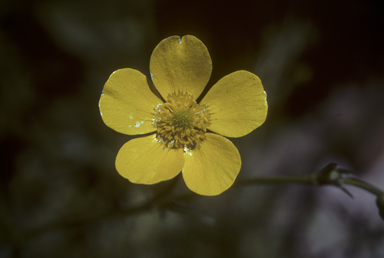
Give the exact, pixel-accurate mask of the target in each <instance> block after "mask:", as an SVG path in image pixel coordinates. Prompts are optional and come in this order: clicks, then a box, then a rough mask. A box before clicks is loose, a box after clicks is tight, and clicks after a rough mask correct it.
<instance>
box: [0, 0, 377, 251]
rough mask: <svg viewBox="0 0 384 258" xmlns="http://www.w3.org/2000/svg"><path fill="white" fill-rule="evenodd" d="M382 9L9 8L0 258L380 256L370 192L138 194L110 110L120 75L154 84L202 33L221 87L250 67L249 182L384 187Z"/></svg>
mask: <svg viewBox="0 0 384 258" xmlns="http://www.w3.org/2000/svg"><path fill="white" fill-rule="evenodd" d="M383 11H384V3H383V1H381V0H365V1H363V0H361V1H357V0H336V1H335V0H324V1H305V0H297V1H277V0H273V1H255V0H253V1H245V0H237V1H215V0H213V1H206V0H204V1H203V0H195V1H176V0H163V1H156V0H138V1H133V0H110V1H90V0H76V1H75V0H69V1H68V0H65V1H64V0H53V1H43V0H41V1H39V0H33V1H20V0H12V1H11V0H2V1H1V2H0V67H1V69H0V75H1V76H0V82H1V88H0V123H1V124H0V125H1V127H0V146H1V163H0V164H1V168H0V172H1V179H0V184H1V186H0V187H1V188H0V191H1V193H0V258H8V257H12V258H13V257H95V258H96V257H262V258H275V257H276V258H280V257H281V258H286V257H289V258H290V257H292V258H301V257H314V258H323V257H327V258H339V257H340V258H341V257H349V258H354V257H356V258H367V257H373V258H376V257H377V258H379V257H384V249H383V246H384V224H383V221H382V220H381V219H380V217H379V214H378V211H377V207H376V206H375V203H374V202H375V199H374V197H373V196H372V195H370V194H368V193H366V192H364V191H362V190H360V189H356V188H351V187H349V188H348V189H349V190H350V191H351V193H352V194H353V195H354V198H353V199H351V198H350V197H348V196H347V195H346V194H345V193H343V192H342V191H340V189H337V188H335V187H321V188H314V187H307V186H300V185H289V186H260V185H252V186H247V187H239V186H238V185H237V184H235V185H234V186H233V187H232V188H230V189H229V190H228V191H226V192H225V193H223V194H222V195H219V196H217V197H202V196H196V195H194V194H192V195H187V197H189V198H185V197H181V198H179V199H172V198H171V200H172V201H171V202H167V203H166V204H164V198H167V197H172V196H184V194H189V193H190V191H189V190H188V189H187V188H186V186H185V184H184V182H183V180H182V178H181V176H180V175H179V176H178V177H177V178H175V179H173V180H170V181H167V182H163V183H160V184H157V185H153V186H143V185H134V184H131V183H130V182H128V181H127V180H125V179H123V178H122V177H121V176H119V175H118V173H117V172H116V170H115V167H114V159H115V156H116V154H117V152H118V150H119V148H120V147H121V146H122V145H123V144H124V143H125V142H126V141H128V140H129V139H131V137H129V136H126V135H121V134H119V133H116V132H115V131H113V130H111V129H110V128H108V127H107V126H105V125H104V124H103V122H102V120H101V118H100V114H99V110H98V101H99V97H100V94H101V91H102V88H103V85H104V83H105V81H106V80H107V79H108V76H109V75H110V74H111V73H112V72H113V71H114V70H116V69H119V68H126V67H130V68H134V69H137V70H140V71H141V72H143V73H144V74H146V75H149V59H150V56H151V53H152V50H153V49H154V47H155V46H156V45H157V44H158V43H159V42H160V41H161V40H162V39H164V38H166V37H168V36H172V35H180V36H182V35H186V34H192V35H195V36H197V37H198V38H199V39H201V40H202V41H203V42H204V43H205V44H206V46H207V48H208V50H209V51H210V54H211V57H212V60H213V74H212V77H211V80H210V82H209V85H208V87H207V89H208V88H209V87H211V86H212V85H213V84H214V83H215V82H217V81H218V80H219V79H220V78H221V77H223V76H225V75H227V74H229V73H231V72H233V71H236V70H241V69H242V70H248V71H251V72H253V73H255V74H257V75H258V76H259V77H260V78H261V80H262V82H263V85H264V87H265V90H266V92H267V94H268V104H269V113H268V117H267V121H266V123H265V124H264V125H263V126H261V127H260V128H259V129H257V130H256V131H254V132H252V133H251V134H249V135H247V136H245V137H242V138H239V139H231V140H232V141H233V142H234V144H235V145H236V146H237V147H238V149H239V151H240V154H241V156H242V162H243V165H242V170H241V172H240V174H239V176H238V180H243V179H247V178H252V177H255V176H261V175H284V176H287V175H308V174H311V173H313V172H315V171H317V170H319V169H321V168H322V167H324V166H325V165H327V164H328V163H330V162H336V163H338V164H339V165H340V166H341V167H343V168H345V169H349V170H352V171H355V173H356V174H357V176H359V177H360V178H362V179H363V180H366V181H368V182H371V183H373V184H374V185H376V186H378V187H379V188H381V189H383V188H384V115H383V112H384V101H383V98H384V87H383V85H384V51H383V49H384V48H383V46H384V37H383V35H384V33H383V31H384V19H383V13H384V12H383Z"/></svg>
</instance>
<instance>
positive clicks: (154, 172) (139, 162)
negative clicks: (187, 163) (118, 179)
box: [116, 135, 184, 184]
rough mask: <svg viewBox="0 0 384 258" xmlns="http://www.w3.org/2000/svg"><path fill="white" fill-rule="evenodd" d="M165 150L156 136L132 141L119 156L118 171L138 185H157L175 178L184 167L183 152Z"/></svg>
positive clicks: (117, 158) (121, 150) (180, 150)
mask: <svg viewBox="0 0 384 258" xmlns="http://www.w3.org/2000/svg"><path fill="white" fill-rule="evenodd" d="M163 148H164V145H163V144H161V143H158V142H157V140H156V138H155V135H150V136H145V137H142V138H136V139H133V140H130V141H129V142H127V143H126V144H124V145H123V147H121V149H120V150H119V153H118V154H117V157H116V170H117V171H118V172H119V174H120V175H122V176H123V177H125V178H127V179H128V180H129V181H131V182H132V183H138V184H155V183H158V182H161V181H164V180H169V179H171V178H174V177H175V176H176V175H177V174H179V173H180V171H181V169H182V168H183V165H184V156H183V150H182V149H178V150H168V149H164V150H163Z"/></svg>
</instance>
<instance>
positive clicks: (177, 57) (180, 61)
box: [150, 35, 212, 99]
mask: <svg viewBox="0 0 384 258" xmlns="http://www.w3.org/2000/svg"><path fill="white" fill-rule="evenodd" d="M150 71H151V75H152V81H153V84H155V86H156V88H157V90H158V91H159V92H160V94H161V96H163V98H164V99H167V97H168V94H171V93H174V92H178V91H181V92H188V93H190V94H192V95H193V97H194V98H195V99H197V98H198V97H199V96H200V94H201V92H202V91H203V90H204V87H205V86H206V85H207V83H208V81H209V78H210V77H211V72H212V60H211V57H210V55H209V53H208V50H207V48H206V47H205V45H204V44H203V43H202V42H201V41H200V40H199V39H198V38H196V37H194V36H190V35H187V36H184V37H182V38H180V37H179V36H172V37H169V38H166V39H164V40H163V41H161V42H160V43H159V45H157V46H156V48H155V50H153V53H152V56H151V62H150Z"/></svg>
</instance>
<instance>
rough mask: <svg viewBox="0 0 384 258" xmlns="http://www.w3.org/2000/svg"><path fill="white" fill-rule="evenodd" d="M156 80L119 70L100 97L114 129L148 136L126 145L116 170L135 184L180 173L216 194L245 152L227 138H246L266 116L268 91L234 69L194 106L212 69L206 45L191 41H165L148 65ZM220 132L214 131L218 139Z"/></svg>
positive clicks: (104, 116) (190, 182)
mask: <svg viewBox="0 0 384 258" xmlns="http://www.w3.org/2000/svg"><path fill="white" fill-rule="evenodd" d="M150 72H151V77H152V82H153V84H154V85H155V86H156V89H157V90H158V91H159V93H160V95H161V97H162V98H163V99H164V101H163V100H162V99H160V98H158V97H157V96H156V95H155V94H154V93H153V92H152V91H151V89H150V85H151V80H150V79H148V78H147V77H146V76H145V75H143V74H142V73H140V72H139V71H137V70H134V69H128V68H127V69H121V70H117V71H115V72H114V73H112V75H111V76H110V77H109V79H108V81H107V82H106V84H105V86H104V89H103V93H102V95H101V98H100V103H99V107H100V113H101V116H102V119H103V121H104V123H105V124H106V125H107V126H109V127H110V128H112V129H114V130H116V131H117V132H120V133H123V134H128V135H138V134H147V133H151V134H149V135H146V136H143V137H140V138H135V139H133V140H130V141H128V142H127V143H125V144H124V145H123V147H122V148H121V149H120V151H119V153H118V154H117V157H116V169H117V171H118V172H119V173H120V175H122V176H123V177H125V178H127V179H128V180H130V181H131V182H133V183H139V184H155V183H158V182H161V181H164V180H169V179H171V178H173V177H175V176H176V175H177V174H179V173H180V172H181V171H182V174H183V178H184V181H185V183H186V185H187V187H188V188H189V189H191V190H192V191H194V192H196V193H198V194H201V195H218V194H220V193H222V192H223V191H225V190H227V189H228V188H229V187H230V186H231V185H232V184H233V183H234V181H235V179H236V176H237V175H238V173H239V171H240V167H241V159H240V154H239V152H238V150H237V148H236V147H235V146H234V145H233V143H232V142H231V141H229V140H228V139H227V138H225V137H223V136H227V137H241V136H244V135H246V134H249V133H250V132H252V131H253V130H254V129H256V128H257V127H259V126H260V125H261V124H263V123H264V121H265V119H266V116H267V102H266V94H265V92H264V89H263V86H262V84H261V81H260V79H259V78H258V77H257V76H256V75H254V74H253V73H250V72H247V71H237V72H234V73H231V74H229V75H227V76H225V77H224V78H222V79H221V80H219V81H218V82H217V83H216V84H215V85H213V86H212V88H211V89H210V91H209V92H208V93H207V94H206V96H205V97H204V98H203V99H202V100H201V102H200V103H196V99H197V98H198V97H199V96H200V94H201V93H202V91H203V89H204V88H205V86H206V84H207V83H208V81H209V78H210V76H211V72H212V61H211V57H210V55H209V53H208V50H207V48H206V47H205V45H204V44H203V43H202V42H201V41H200V40H199V39H197V38H196V37H194V36H190V35H187V36H184V37H183V38H180V37H179V36H172V37H169V38H166V39H164V40H163V41H161V42H160V43H159V44H158V45H157V47H156V48H155V49H154V51H153V53H152V56H151V60H150ZM215 133H217V134H215Z"/></svg>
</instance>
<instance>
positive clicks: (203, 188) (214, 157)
mask: <svg viewBox="0 0 384 258" xmlns="http://www.w3.org/2000/svg"><path fill="white" fill-rule="evenodd" d="M205 135H206V136H207V139H206V140H204V141H203V142H202V143H201V146H200V148H199V149H195V150H193V151H191V152H189V153H188V152H187V153H185V154H184V157H185V165H184V168H183V177H184V181H185V184H186V185H187V187H188V188H189V189H191V190H192V191H194V192H196V193H198V194H201V195H218V194H220V193H222V192H224V191H225V190H227V189H228V188H229V187H230V186H231V185H232V184H233V183H234V181H235V179H236V176H237V174H238V173H239V171H240V167H241V158H240V154H239V151H238V150H237V148H236V147H235V145H233V143H232V142H231V141H230V140H228V139H226V138H224V137H223V136H220V135H217V134H212V133H207V134H205Z"/></svg>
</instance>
